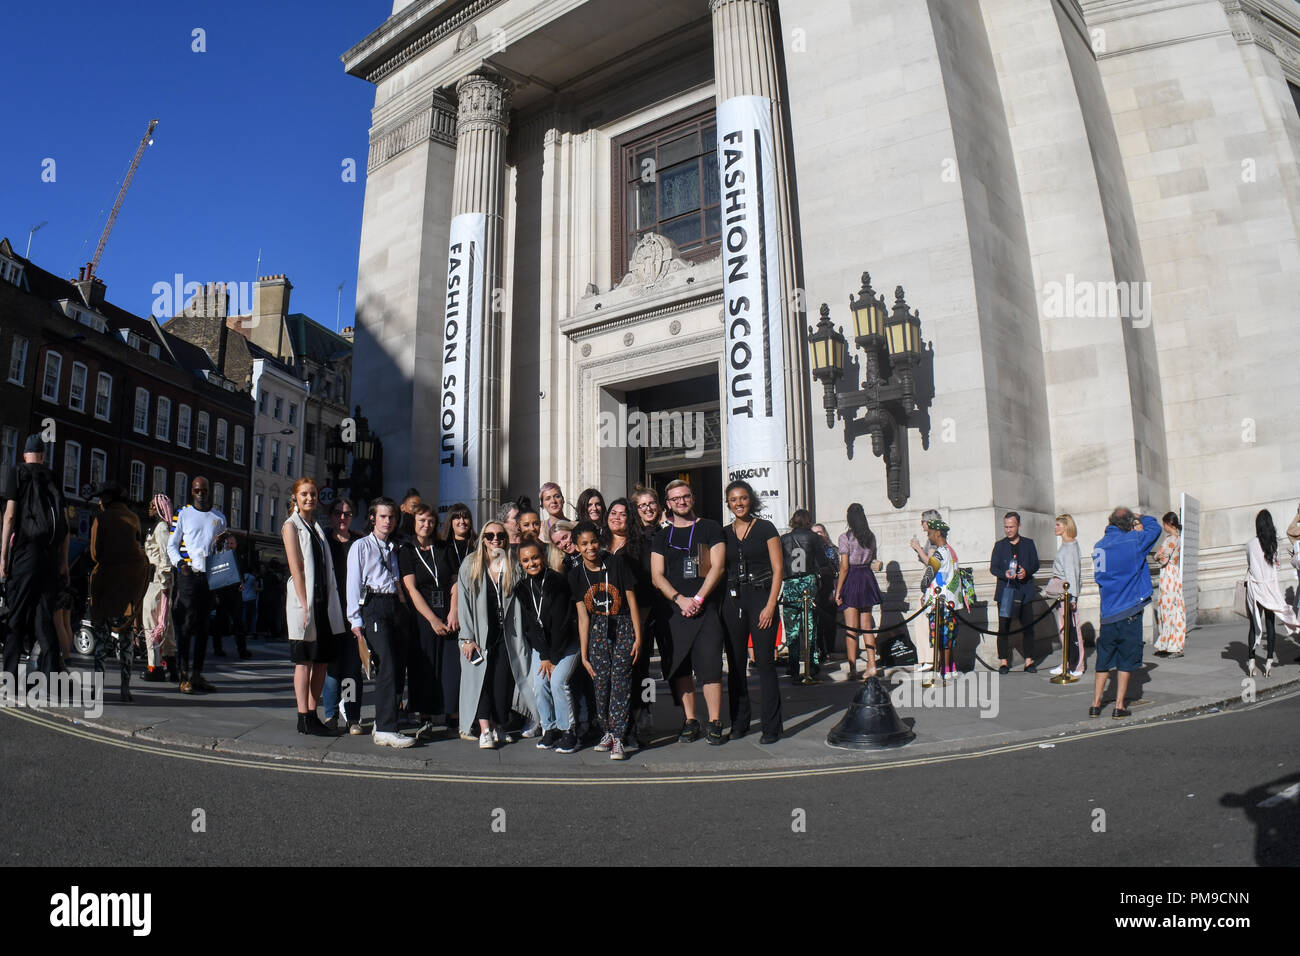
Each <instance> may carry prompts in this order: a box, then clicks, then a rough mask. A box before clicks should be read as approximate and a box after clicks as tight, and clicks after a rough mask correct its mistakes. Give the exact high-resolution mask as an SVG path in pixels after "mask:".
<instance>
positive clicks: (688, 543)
mask: <svg viewBox="0 0 1300 956" xmlns="http://www.w3.org/2000/svg"><path fill="white" fill-rule="evenodd" d="M699 520H700V519H699V518H696V519H695V520H694V521H692V522H691V536H690V537H689V538H687V539H686V547H684V548H679V547H677V546H676V545H674V544H673V531H674V529H676V527H677V526H676V525H674V524H669V525H668V547H670V548H672V549H673V550H674V551H686V552H687V553H689V552H690V550H691V542H693V541H694V540H695V526H696V524H698V523H699Z"/></svg>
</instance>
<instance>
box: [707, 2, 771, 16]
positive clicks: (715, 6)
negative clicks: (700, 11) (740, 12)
mask: <svg viewBox="0 0 1300 956" xmlns="http://www.w3.org/2000/svg"><path fill="white" fill-rule="evenodd" d="M729 3H745V4H749V5H750V6H760V7H771V6H772V0H709V12H710V13H716V12H717V11H718V8H719V7H725V6H726V5H727V4H729Z"/></svg>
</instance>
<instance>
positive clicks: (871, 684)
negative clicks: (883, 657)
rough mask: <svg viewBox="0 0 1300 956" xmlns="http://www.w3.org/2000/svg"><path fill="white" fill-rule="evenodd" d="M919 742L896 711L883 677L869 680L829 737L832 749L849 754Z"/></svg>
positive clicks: (827, 736)
mask: <svg viewBox="0 0 1300 956" xmlns="http://www.w3.org/2000/svg"><path fill="white" fill-rule="evenodd" d="M915 739H916V734H915V732H913V731H912V730H911V729H910V728H909V727H908V726H907V724H905V723H903V721H902V719H901V718H900V717H899V716H898V711H896V710H894V702H893V701H892V700H891V699H890V697H889V692H888V691H887V690H885V688H884V687H883V686H882V685H881V683H880V678H879V677H868V678H867V679H866V681H864V682H863V684H862V689H861V690H860V691H858V692H857V694H855V695H854V697H853V703H852V704H850V705H849V710H848V713H846V714H845V715H844V716H843V717H842V718H841V719H840V722H839V723H838V724H836V725H835V726H834V727H832V728H831V732H830V733H829V734H827V735H826V742H827V743H828V744H830V745H831V746H832V747H843V748H845V749H848V750H881V749H884V748H886V747H902V746H905V745H906V744H910V743H911V742H912V741H913V740H915Z"/></svg>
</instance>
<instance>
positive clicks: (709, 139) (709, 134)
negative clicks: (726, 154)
mask: <svg viewBox="0 0 1300 956" xmlns="http://www.w3.org/2000/svg"><path fill="white" fill-rule="evenodd" d="M700 135H701V137H702V139H703V140H704V143H703V147H702V149H703V152H706V153H713V154H714V155H715V156H716V155H717V150H718V127H717V126H706V127H704V131H703V132H702V133H701V134H700Z"/></svg>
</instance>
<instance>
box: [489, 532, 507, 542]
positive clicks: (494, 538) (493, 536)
mask: <svg viewBox="0 0 1300 956" xmlns="http://www.w3.org/2000/svg"><path fill="white" fill-rule="evenodd" d="M483 538H484V540H485V541H505V540H507V539H508V538H509V535H506V534H504V533H501V534H498V533H497V532H495V531H489V532H487V533H486V534H485V535H483Z"/></svg>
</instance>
